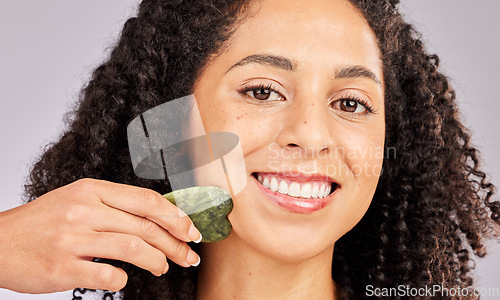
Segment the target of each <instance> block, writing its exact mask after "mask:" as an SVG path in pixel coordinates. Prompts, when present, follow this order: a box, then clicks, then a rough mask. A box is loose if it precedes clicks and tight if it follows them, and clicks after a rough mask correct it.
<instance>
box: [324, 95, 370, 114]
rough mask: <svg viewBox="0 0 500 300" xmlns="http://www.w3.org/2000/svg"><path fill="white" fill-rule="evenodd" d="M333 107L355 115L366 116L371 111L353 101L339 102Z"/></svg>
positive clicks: (344, 100) (343, 100) (342, 100)
mask: <svg viewBox="0 0 500 300" xmlns="http://www.w3.org/2000/svg"><path fill="white" fill-rule="evenodd" d="M332 106H333V108H335V109H340V110H341V111H345V112H348V113H354V114H364V113H366V112H367V111H368V110H369V109H367V108H366V107H365V106H364V105H363V104H361V103H359V101H357V100H352V99H341V100H337V101H335V102H334V103H333V104H332Z"/></svg>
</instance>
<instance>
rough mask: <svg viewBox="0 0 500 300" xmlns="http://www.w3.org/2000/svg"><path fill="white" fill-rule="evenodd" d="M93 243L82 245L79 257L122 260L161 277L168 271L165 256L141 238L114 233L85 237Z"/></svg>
mask: <svg viewBox="0 0 500 300" xmlns="http://www.w3.org/2000/svg"><path fill="white" fill-rule="evenodd" d="M84 239H85V240H87V241H92V243H82V244H81V245H80V247H78V249H77V250H76V253H75V254H76V256H78V257H102V258H108V259H114V260H121V261H125V262H128V263H131V264H133V265H136V266H138V267H140V268H142V269H145V270H148V271H150V272H151V273H153V274H154V275H156V276H160V275H162V274H164V273H165V272H166V270H167V269H168V265H167V259H166V257H165V255H164V254H163V253H162V252H161V251H160V250H158V249H156V248H154V247H153V246H151V245H149V244H148V243H146V242H145V241H144V240H142V239H141V238H140V237H137V236H133V235H128V234H122V233H113V232H94V233H89V234H88V236H86V237H84Z"/></svg>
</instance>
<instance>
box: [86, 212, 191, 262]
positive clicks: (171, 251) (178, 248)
mask: <svg viewBox="0 0 500 300" xmlns="http://www.w3.org/2000/svg"><path fill="white" fill-rule="evenodd" d="M103 206H104V205H103ZM94 219H95V221H94V222H95V223H94V224H93V229H94V230H96V231H100V232H116V233H124V234H129V235H134V236H138V237H140V238H141V239H142V240H144V241H145V242H146V243H148V244H150V245H151V246H153V247H154V248H156V249H158V250H160V251H162V252H163V254H165V255H166V256H167V257H168V258H169V259H171V260H172V261H173V262H175V263H176V264H178V265H181V266H184V267H189V266H192V265H194V264H196V263H197V262H198V260H199V256H198V255H197V254H196V253H195V252H194V251H193V250H192V249H191V247H189V245H188V244H187V243H186V242H184V241H181V240H179V239H177V238H175V237H174V236H172V235H171V234H170V233H169V232H167V231H166V230H165V229H163V228H162V227H160V226H159V225H158V224H156V223H155V222H153V221H151V220H149V219H146V218H142V217H139V216H136V215H132V214H129V213H126V212H124V211H121V210H117V209H113V208H109V207H107V206H105V208H104V209H101V210H96V211H95V218H94Z"/></svg>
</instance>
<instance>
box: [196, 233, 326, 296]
mask: <svg viewBox="0 0 500 300" xmlns="http://www.w3.org/2000/svg"><path fill="white" fill-rule="evenodd" d="M284 251H286V249H284ZM332 255H333V245H332V246H331V249H328V250H327V251H324V252H322V253H320V254H319V255H317V256H315V257H313V258H310V259H308V260H305V261H301V262H286V261H280V260H278V259H275V258H273V257H270V256H267V255H266V254H264V253H261V252H258V251H256V250H255V249H253V248H250V247H248V245H245V244H243V242H242V241H241V240H239V239H238V238H237V237H234V236H231V238H228V239H226V240H224V241H222V242H218V243H215V244H205V245H203V249H202V251H201V257H202V259H201V265H200V270H199V276H198V292H197V299H198V300H212V299H218V300H219V299H222V300H224V299H241V300H246V299H308V300H309V299H318V300H320V299H329V300H331V299H335V297H334V294H335V287H334V283H333V280H332V276H331V269H332V268H331V265H332Z"/></svg>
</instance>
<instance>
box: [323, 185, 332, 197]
mask: <svg viewBox="0 0 500 300" xmlns="http://www.w3.org/2000/svg"><path fill="white" fill-rule="evenodd" d="M331 189H332V186H331V185H329V186H328V187H327V188H326V189H325V197H326V196H328V195H330V190H331Z"/></svg>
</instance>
